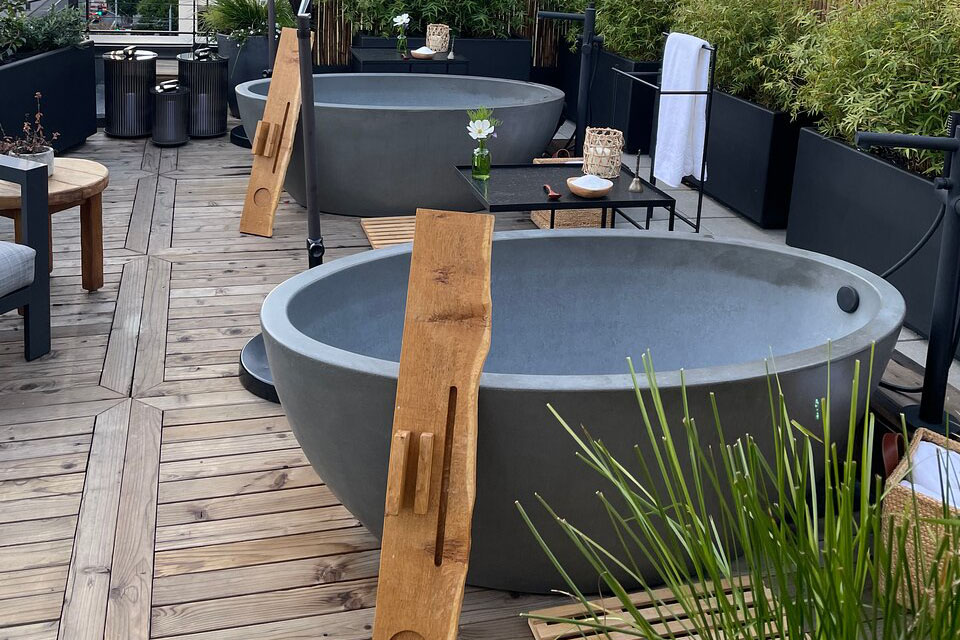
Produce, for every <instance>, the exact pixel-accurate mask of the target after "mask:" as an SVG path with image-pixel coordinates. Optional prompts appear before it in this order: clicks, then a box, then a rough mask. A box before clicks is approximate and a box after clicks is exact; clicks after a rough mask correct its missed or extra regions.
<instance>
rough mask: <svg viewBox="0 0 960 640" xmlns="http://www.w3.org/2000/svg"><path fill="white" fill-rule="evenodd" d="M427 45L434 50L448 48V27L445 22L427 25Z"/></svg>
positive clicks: (445, 49)
mask: <svg viewBox="0 0 960 640" xmlns="http://www.w3.org/2000/svg"><path fill="white" fill-rule="evenodd" d="M427 46H428V47H430V48H431V49H433V50H434V51H447V50H449V49H450V27H448V26H447V25H445V24H428V25H427Z"/></svg>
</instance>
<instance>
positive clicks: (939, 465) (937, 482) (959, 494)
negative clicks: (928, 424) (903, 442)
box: [900, 442, 960, 509]
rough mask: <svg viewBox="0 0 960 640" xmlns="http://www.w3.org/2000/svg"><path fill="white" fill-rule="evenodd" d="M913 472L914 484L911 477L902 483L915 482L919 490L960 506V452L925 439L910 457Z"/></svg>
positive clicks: (902, 484) (914, 484)
mask: <svg viewBox="0 0 960 640" xmlns="http://www.w3.org/2000/svg"><path fill="white" fill-rule="evenodd" d="M910 476H911V479H912V480H913V483H912V485H911V482H910V480H903V481H901V482H900V485H901V486H903V487H906V488H907V489H909V488H910V487H911V486H913V487H914V488H915V489H916V491H917V493H922V494H924V495H926V496H929V497H931V498H933V499H934V500H939V501H940V502H947V503H949V504H950V506H952V507H954V508H955V509H956V508H960V454H956V453H954V452H953V451H948V450H947V449H944V448H943V447H940V446H938V445H935V444H933V443H932V442H921V443H920V444H919V445H918V446H917V451H916V453H915V454H914V455H913V457H912V458H911V459H910ZM944 489H945V490H946V491H944ZM944 494H946V496H947V499H946V500H944Z"/></svg>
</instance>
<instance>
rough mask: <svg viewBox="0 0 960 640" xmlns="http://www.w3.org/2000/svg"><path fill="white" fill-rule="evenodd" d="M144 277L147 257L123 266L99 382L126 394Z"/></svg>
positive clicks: (131, 381)
mask: <svg viewBox="0 0 960 640" xmlns="http://www.w3.org/2000/svg"><path fill="white" fill-rule="evenodd" d="M146 281H147V258H146V257H145V256H144V257H141V258H137V259H136V260H131V261H130V262H128V263H127V264H126V265H124V267H123V275H122V276H121V278H120V293H119V295H118V296H117V310H116V318H115V320H114V322H113V328H112V329H111V330H110V341H109V342H108V343H107V355H106V360H105V361H104V363H103V375H102V376H101V379H100V384H102V385H103V386H105V387H106V388H108V389H113V390H114V391H116V392H118V393H121V394H123V395H128V394H129V393H130V389H131V387H132V386H133V367H134V364H135V362H136V356H137V342H138V340H139V338H140V316H141V313H142V310H143V298H144V287H145V286H146Z"/></svg>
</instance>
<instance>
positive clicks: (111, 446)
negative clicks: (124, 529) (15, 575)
mask: <svg viewBox="0 0 960 640" xmlns="http://www.w3.org/2000/svg"><path fill="white" fill-rule="evenodd" d="M132 403H133V401H132V400H125V401H124V402H122V403H120V404H118V405H116V406H115V407H112V408H110V409H108V410H107V411H105V412H104V413H103V414H101V415H99V416H97V423H96V426H95V427H94V438H93V443H92V445H91V448H90V461H91V462H90V465H89V468H88V470H87V477H86V482H85V483H84V487H83V502H82V503H81V505H80V518H79V521H78V523H77V534H76V537H75V539H74V540H75V542H74V552H73V556H72V558H71V560H70V572H69V574H68V576H67V588H66V593H65V595H64V601H63V615H62V617H61V621H60V628H59V630H58V638H59V639H60V640H101V639H102V638H103V631H104V623H105V618H106V609H107V596H108V593H109V589H110V569H111V566H112V564H113V543H114V538H115V534H116V525H117V508H118V504H119V500H120V483H121V479H122V477H123V460H124V452H125V449H126V445H127V433H128V430H129V426H130V409H131V405H132Z"/></svg>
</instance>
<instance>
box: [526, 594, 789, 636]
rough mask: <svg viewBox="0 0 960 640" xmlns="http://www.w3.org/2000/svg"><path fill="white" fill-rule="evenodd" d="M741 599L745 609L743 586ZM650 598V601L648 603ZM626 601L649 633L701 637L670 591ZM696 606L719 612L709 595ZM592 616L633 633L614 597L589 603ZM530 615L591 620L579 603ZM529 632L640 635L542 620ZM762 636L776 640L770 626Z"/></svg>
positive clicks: (626, 614)
mask: <svg viewBox="0 0 960 640" xmlns="http://www.w3.org/2000/svg"><path fill="white" fill-rule="evenodd" d="M725 587H726V588H725V592H726V593H730V585H725ZM742 589H743V591H744V600H745V604H746V605H747V606H748V607H752V606H753V603H754V599H753V592H752V591H750V588H749V587H748V586H746V585H744V586H743V588H742ZM651 596H652V598H653V600H655V601H656V603H655V602H654V601H652V600H651ZM767 597H768V598H769V597H770V591H769V590H767ZM630 601H631V602H632V603H633V604H634V606H636V608H637V610H638V611H639V612H640V615H642V616H643V618H644V620H646V621H648V622H649V623H650V624H651V626H652V627H653V630H654V631H655V632H656V633H657V634H659V635H662V636H670V635H671V634H672V635H673V636H674V637H676V638H683V639H684V640H697V639H698V638H700V637H701V636H699V635H698V634H697V633H696V629H695V628H694V626H693V622H691V620H690V618H688V617H687V616H686V614H684V611H683V608H682V607H681V606H680V604H679V603H678V602H677V599H676V598H675V597H674V594H673V592H672V591H671V590H670V589H668V588H665V587H664V588H661V589H654V590H652V591H651V592H650V593H649V594H648V593H647V592H645V591H641V592H639V593H632V594H630ZM699 601H700V607H701V608H702V611H703V612H704V613H705V614H709V613H712V612H715V611H719V608H718V603H717V598H716V597H715V596H714V595H713V594H712V593H706V594H702V595H701V596H700V597H699ZM590 606H591V607H592V608H593V611H594V615H595V616H596V617H597V618H599V620H600V622H601V623H603V624H606V625H609V626H611V627H619V628H623V629H631V630H635V627H632V626H631V625H632V624H633V616H632V615H631V614H630V612H629V611H627V609H625V608H624V607H623V605H621V603H620V600H618V599H617V598H616V597H614V596H610V597H609V598H602V599H599V600H593V601H591V602H590ZM530 615H534V616H547V617H551V618H566V619H569V620H584V621H590V622H592V621H593V618H594V616H591V615H590V614H589V613H588V612H587V611H585V610H584V608H583V605H582V604H580V603H579V602H577V603H571V604H566V605H561V606H558V607H550V608H547V609H538V610H536V611H531V612H530ZM529 623H530V631H531V632H532V633H533V637H534V638H536V640H608V639H614V640H620V639H626V638H632V639H633V640H637V639H638V638H641V640H642V637H641V636H637V635H634V634H633V633H629V634H628V633H616V632H614V633H610V634H604V633H603V632H602V631H593V630H591V629H589V628H587V627H578V626H576V625H574V624H569V623H559V622H548V621H546V620H537V619H535V618H530V619H529ZM767 633H768V635H767V636H766V637H767V638H768V640H774V639H775V638H776V630H775V629H774V628H773V626H772V625H770V624H768V625H767Z"/></svg>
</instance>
